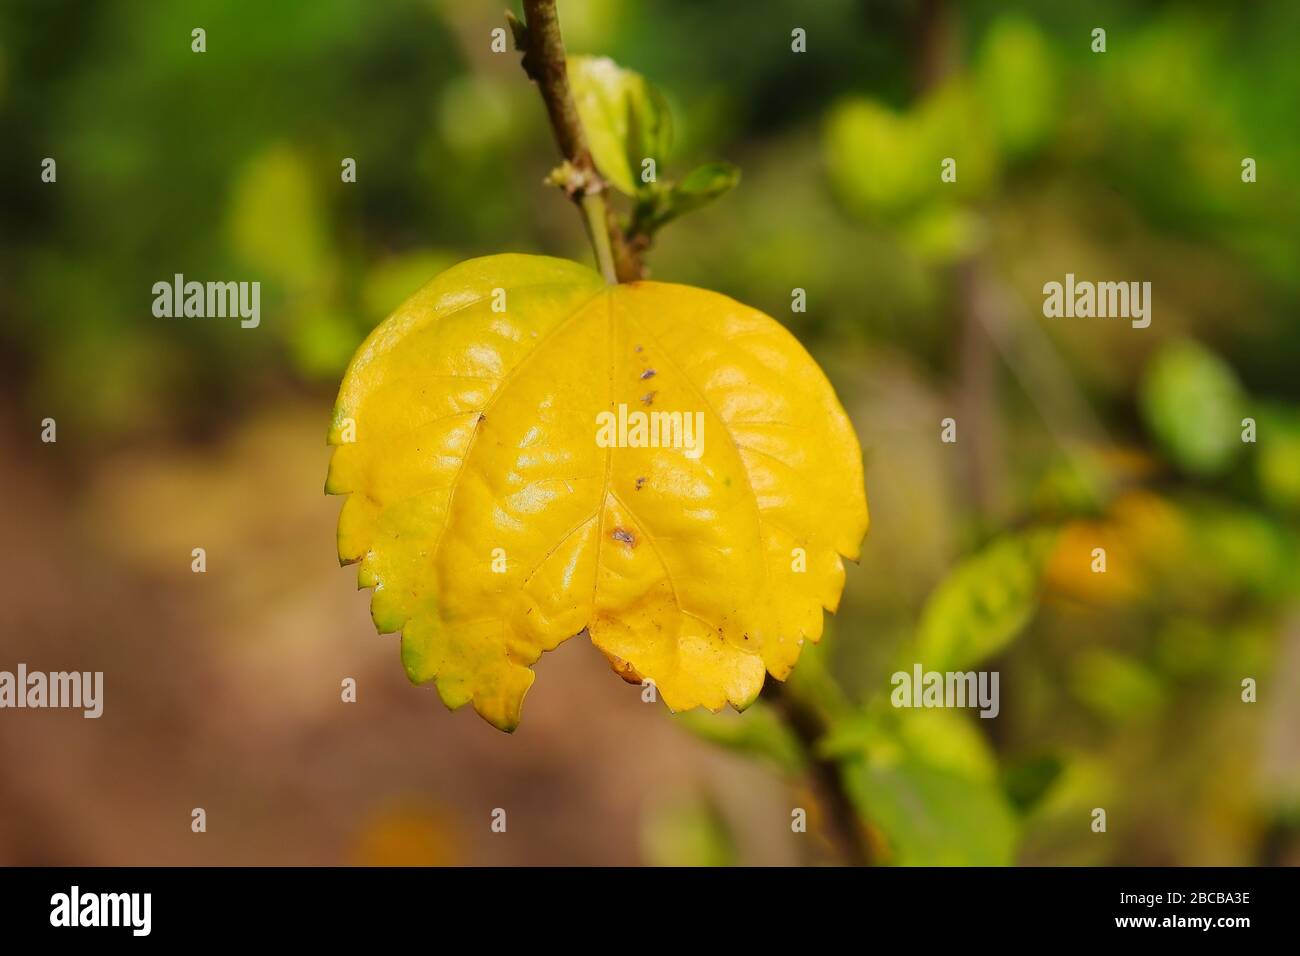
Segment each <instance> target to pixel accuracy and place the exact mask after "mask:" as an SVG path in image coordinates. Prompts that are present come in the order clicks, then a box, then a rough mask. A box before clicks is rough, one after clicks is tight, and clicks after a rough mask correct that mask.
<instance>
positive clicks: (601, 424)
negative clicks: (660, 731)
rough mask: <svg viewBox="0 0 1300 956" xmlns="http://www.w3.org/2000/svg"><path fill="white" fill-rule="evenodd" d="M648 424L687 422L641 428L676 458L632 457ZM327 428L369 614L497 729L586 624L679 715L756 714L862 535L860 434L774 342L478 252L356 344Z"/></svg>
mask: <svg viewBox="0 0 1300 956" xmlns="http://www.w3.org/2000/svg"><path fill="white" fill-rule="evenodd" d="M602 413H608V415H607V416H604V417H602ZM651 413H659V416H660V417H659V418H658V419H651V421H652V422H658V424H659V425H660V426H663V425H664V423H665V422H667V423H669V425H671V423H672V421H673V419H672V418H671V416H672V414H673V413H677V415H678V418H677V419H676V421H678V422H680V423H681V424H682V425H683V427H682V428H680V429H679V430H675V431H674V430H672V429H671V428H670V429H668V430H666V431H665V430H660V431H656V432H654V435H655V437H656V438H662V439H665V440H667V441H666V443H667V444H668V445H675V446H676V447H662V446H663V445H664V444H665V441H659V442H658V444H659V445H660V447H644V445H645V444H646V443H649V442H651V441H652V439H651V438H650V434H651V433H650V432H649V431H645V432H638V430H637V429H636V427H635V425H634V424H633V423H634V422H635V421H636V420H637V416H638V415H644V416H646V418H647V419H648V418H649V416H650V414H651ZM610 418H613V419H614V420H615V422H616V424H617V427H612V426H610ZM687 421H691V422H693V423H696V424H695V425H694V426H693V427H692V428H691V429H690V430H688V429H687V428H686V427H684V426H685V423H686V422H687ZM625 422H626V424H627V427H626V428H624V427H623V425H624V423H625ZM607 426H610V427H607ZM611 433H612V435H613V437H614V438H615V439H616V442H615V444H616V447H602V442H601V440H600V439H601V438H602V437H603V438H609V437H611ZM688 439H689V440H688ZM329 441H330V443H331V444H332V445H335V446H337V447H336V448H335V450H334V453H333V457H332V459H331V461H330V472H329V479H328V481H327V482H326V491H327V492H330V493H333V494H348V495H350V497H349V498H348V500H347V502H346V503H345V504H344V507H343V511H342V513H341V514H340V516H339V533H338V547H339V557H340V559H341V560H342V561H344V562H354V561H359V562H360V563H361V564H360V570H359V574H358V579H359V582H360V584H361V586H363V587H373V588H374V589H375V593H374V597H373V600H372V603H371V614H372V616H373V618H374V621H375V625H376V627H377V628H378V629H379V631H380V632H381V633H389V632H393V631H398V630H400V631H401V632H402V661H403V663H404V664H405V667H406V671H407V674H408V676H409V677H410V679H411V680H412V681H413V682H415V683H423V682H425V681H429V680H434V679H436V681H437V686H438V692H439V694H440V695H441V697H442V699H443V701H444V702H445V703H446V704H447V705H448V706H449V707H452V708H455V707H459V706H461V705H462V704H465V703H467V702H470V701H472V702H473V704H474V708H475V709H476V710H477V711H478V712H479V713H480V714H481V715H483V716H484V717H485V718H487V720H489V721H490V722H491V723H493V724H494V725H496V726H497V727H500V728H501V729H503V730H513V729H514V727H515V726H516V725H517V724H518V722H519V712H520V707H521V705H522V703H523V697H524V694H525V692H526V691H527V690H528V688H529V686H530V685H531V684H532V682H533V672H532V670H531V665H532V664H533V663H534V662H535V661H536V660H537V659H538V657H540V656H541V654H542V652H543V651H548V650H552V649H554V648H555V647H556V646H557V645H559V644H560V643H561V642H562V641H564V640H565V639H566V638H568V637H571V636H573V635H575V634H578V633H580V632H583V631H586V632H587V633H588V634H589V635H590V637H591V640H592V642H593V643H594V644H595V645H596V646H597V647H599V648H600V649H601V650H602V651H603V652H604V653H605V655H606V656H607V657H608V658H609V660H610V662H611V664H612V665H613V666H614V669H615V670H616V671H617V672H618V673H619V674H620V675H622V676H623V677H624V678H625V679H628V680H633V681H638V682H639V681H641V680H642V679H649V680H652V681H654V683H655V685H656V687H657V689H658V693H659V695H660V696H662V697H663V699H664V701H665V703H667V704H668V706H669V707H670V708H672V709H673V710H685V709H689V708H692V707H696V706H699V705H703V706H706V707H708V708H710V709H713V710H717V709H719V708H721V707H722V706H723V705H724V704H725V703H727V702H730V703H731V704H732V705H734V706H736V707H744V706H746V705H747V704H749V703H750V702H752V701H753V699H754V698H755V697H756V696H757V694H758V692H759V690H760V689H761V688H762V685H763V680H764V672H765V671H767V672H770V673H772V674H773V675H774V676H775V677H777V678H779V679H784V678H785V677H786V676H787V675H788V674H789V671H790V668H791V667H792V666H793V665H794V663H795V661H796V660H797V658H798V656H799V648H800V645H801V643H802V641H803V639H804V638H807V639H809V640H814V641H815V640H817V639H818V638H819V637H820V636H821V630H822V608H823V607H824V608H826V609H828V610H832V611H833V610H834V609H835V607H836V605H837V604H838V601H839V597H840V591H841V590H842V587H843V582H844V569H843V565H842V563H841V560H840V558H841V555H843V556H845V557H849V558H856V557H857V554H858V547H859V544H860V542H861V539H862V536H863V534H864V533H865V532H866V526H867V508H866V500H865V494H864V492H863V484H862V462H861V453H860V451H859V449H858V443H857V439H856V437H855V436H854V434H853V429H852V426H851V425H850V424H849V421H848V418H847V416H846V415H845V414H844V410H843V409H842V408H841V407H840V404H839V402H838V401H837V399H836V398H835V394H834V391H833V390H832V388H831V386H830V383H829V382H828V381H827V380H826V377H825V376H824V375H823V374H822V372H821V370H820V369H819V368H818V367H817V365H816V363H814V362H813V360H812V359H811V358H810V357H809V356H808V354H807V353H806V352H805V351H804V349H803V348H802V347H801V346H800V345H799V343H798V342H797V341H796V340H795V339H794V337H793V336H791V335H790V333H789V332H787V331H786V330H785V329H784V328H783V327H781V326H780V325H779V324H777V323H776V322H775V321H773V320H772V319H770V318H768V317H767V316H765V315H763V314H762V313H760V312H756V311H754V310H753V309H750V308H747V307H745V306H743V305H741V304H740V303H738V302H735V301H733V300H731V299H728V298H726V297H724V296H721V295H718V294H716V293H712V292H706V291H703V290H700V289H693V288H689V287H686V286H678V285H668V284H664V283H658V282H636V283H631V284H627V285H617V286H608V285H606V284H605V283H604V282H603V281H602V280H601V278H600V276H598V275H597V274H596V273H595V272H592V271H591V270H590V269H587V268H585V267H583V266H580V265H577V264H575V263H572V262H567V261H564V260H560V259H551V258H545V257H540V256H521V255H501V256H490V257H487V258H483V259H474V260H471V261H469V262H465V263H462V264H461V265H458V266H456V267H455V268H452V269H450V270H448V271H447V272H444V273H443V274H442V275H440V276H439V277H438V278H436V279H434V280H433V281H432V282H430V283H429V284H428V285H427V286H425V287H424V288H423V289H421V290H420V291H419V292H417V293H416V294H415V295H414V296H412V297H411V298H410V299H408V300H407V301H406V302H405V303H403V304H402V305H401V306H400V307H399V308H398V310H397V311H396V312H395V313H394V314H393V315H392V316H390V317H389V318H388V319H387V320H386V321H385V322H383V323H382V324H381V325H380V326H378V327H377V328H376V329H375V330H374V332H373V333H371V335H370V337H369V338H368V339H367V340H366V342H365V343H364V344H363V345H362V346H361V348H360V350H359V351H358V352H357V354H356V356H355V357H354V358H353V360H352V363H351V365H350V366H349V368H348V370H347V373H346V375H345V376H344V380H343V385H342V388H341V389H340V392H339V397H338V402H337V404H336V406H335V409H334V420H333V424H332V427H331V429H330V436H329ZM605 444H608V443H607V442H606V443H605ZM637 445H642V446H643V447H636V446H637ZM796 549H798V550H796ZM801 568H802V570H800V569H801Z"/></svg>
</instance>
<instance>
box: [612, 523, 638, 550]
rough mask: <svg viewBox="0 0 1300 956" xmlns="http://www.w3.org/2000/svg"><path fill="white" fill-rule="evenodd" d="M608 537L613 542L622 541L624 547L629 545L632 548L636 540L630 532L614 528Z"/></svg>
mask: <svg viewBox="0 0 1300 956" xmlns="http://www.w3.org/2000/svg"><path fill="white" fill-rule="evenodd" d="M610 537H612V538H613V539H614V540H615V541H622V542H623V543H624V544H626V545H630V546H632V547H634V548H635V547H636V538H635V537H633V536H632V532H630V531H624V530H623V529H622V528H615V529H614V530H613V531H612V532H611V533H610Z"/></svg>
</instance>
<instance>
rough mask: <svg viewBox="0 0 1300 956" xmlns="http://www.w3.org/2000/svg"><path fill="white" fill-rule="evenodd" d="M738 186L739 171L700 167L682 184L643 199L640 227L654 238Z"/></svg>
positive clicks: (716, 165)
mask: <svg viewBox="0 0 1300 956" xmlns="http://www.w3.org/2000/svg"><path fill="white" fill-rule="evenodd" d="M739 182H740V169H739V168H738V167H736V166H733V165H732V164H731V163H706V164H705V165H703V166H697V167H696V168H695V169H693V170H691V171H690V173H688V174H687V176H686V178H685V179H683V180H682V181H681V182H679V183H674V184H673V185H672V186H670V187H669V188H668V189H665V190H660V191H658V192H655V193H653V194H651V195H650V196H648V197H645V198H644V200H643V206H642V207H641V208H638V210H637V227H638V228H639V229H640V230H641V231H643V232H645V233H646V234H647V235H654V233H656V232H658V231H659V230H660V229H662V228H663V227H664V226H666V225H667V224H668V223H670V222H672V221H673V220H674V219H676V218H678V217H679V216H684V215H686V213H688V212H694V211H695V210H696V209H699V208H700V207H701V206H706V205H708V204H709V203H711V202H713V200H715V199H717V198H718V197H719V196H721V195H723V194H724V193H726V192H728V191H730V190H731V189H733V188H735V186H736V185H737V184H738V183H739Z"/></svg>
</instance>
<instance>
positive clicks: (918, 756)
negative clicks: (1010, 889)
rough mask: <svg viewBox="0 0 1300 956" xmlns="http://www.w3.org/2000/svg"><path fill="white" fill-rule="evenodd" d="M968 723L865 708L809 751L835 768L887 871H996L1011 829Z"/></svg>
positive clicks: (979, 738)
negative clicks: (880, 843) (878, 842)
mask: <svg viewBox="0 0 1300 956" xmlns="http://www.w3.org/2000/svg"><path fill="white" fill-rule="evenodd" d="M977 723H978V720H971V719H970V718H969V717H967V716H965V715H963V714H960V713H956V712H953V711H944V710H897V709H893V708H889V707H882V708H877V709H871V708H868V709H866V710H862V711H859V712H857V713H855V714H853V715H852V716H848V717H846V718H844V719H842V720H840V721H837V722H836V723H835V725H834V727H833V728H832V731H831V733H830V734H829V735H828V736H827V737H826V739H825V740H824V741H823V742H822V745H821V746H820V747H819V748H818V749H819V751H820V752H821V753H822V754H823V756H831V757H835V758H837V759H839V760H840V761H841V767H842V772H843V775H844V782H845V786H846V788H847V789H848V791H849V797H850V799H851V800H852V801H853V803H854V806H855V807H856V809H857V810H858V813H859V814H860V815H861V816H862V818H863V819H864V820H866V821H868V822H869V823H870V824H871V825H872V826H873V827H875V828H876V829H877V830H879V831H880V833H881V834H882V835H883V836H884V838H885V842H886V844H887V845H888V847H889V852H888V857H887V862H890V863H897V864H901V865H904V866H943V865H948V866H957V865H972V866H1004V865H1007V864H1009V863H1011V862H1012V859H1013V853H1014V848H1015V842H1016V819H1015V814H1014V813H1013V812H1012V809H1011V806H1010V803H1009V802H1008V800H1007V797H1006V795H1005V793H1004V792H1003V790H1002V788H1001V786H1000V784H999V781H998V775H997V761H996V759H995V758H994V755H993V752H992V750H991V749H990V747H989V745H988V743H987V741H986V740H985V739H984V737H983V735H982V734H981V733H980V732H979V730H978V729H977V728H976V726H975V725H976V724H977Z"/></svg>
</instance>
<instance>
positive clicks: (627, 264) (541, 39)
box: [511, 0, 641, 283]
mask: <svg viewBox="0 0 1300 956" xmlns="http://www.w3.org/2000/svg"><path fill="white" fill-rule="evenodd" d="M524 20H525V22H524V24H523V25H522V26H520V25H519V24H518V23H516V22H513V21H512V22H511V29H512V30H513V31H514V35H515V44H516V45H517V46H518V47H520V48H521V49H522V50H523V54H524V56H523V67H524V72H525V73H527V74H528V76H529V78H530V79H531V80H532V81H533V82H534V83H536V84H537V89H538V91H539V92H540V93H541V94H542V102H543V103H544V104H545V106H546V115H547V117H548V118H549V119H550V121H551V131H552V132H553V133H554V134H555V143H556V145H557V146H559V147H560V155H562V156H563V157H564V160H565V162H564V165H563V166H561V167H560V169H559V170H557V171H556V175H555V176H553V177H552V178H553V179H554V180H555V181H556V182H557V183H558V184H559V185H560V186H562V187H563V189H564V191H565V193H567V194H568V196H569V198H570V199H572V200H573V201H574V202H575V203H577V204H578V207H579V209H580V210H581V212H582V214H583V223H584V224H585V225H586V227H587V235H588V238H590V239H591V245H592V248H593V249H595V251H596V261H597V263H598V264H599V266H600V271H601V274H602V275H604V277H605V279H606V281H607V282H610V283H614V282H631V281H634V280H636V279H639V278H641V262H640V260H639V258H638V256H637V254H636V253H635V252H634V251H633V249H632V248H631V246H630V245H629V244H628V241H627V237H626V236H625V235H624V233H623V227H622V225H620V223H619V221H618V216H617V215H616V214H615V212H614V209H613V207H612V206H610V204H609V202H608V201H607V199H606V193H607V191H608V189H607V185H606V183H605V180H604V178H603V177H602V176H601V175H600V171H599V170H598V169H597V168H596V161H595V160H594V159H593V158H592V155H591V147H590V145H589V144H588V142H587V134H586V132H585V131H584V130H583V128H582V120H581V118H580V117H579V116H578V106H577V103H576V102H574V99H573V91H572V90H571V89H570V88H569V72H568V61H567V60H566V58H565V53H564V40H563V38H562V37H561V36H560V19H559V16H558V14H557V13H556V11H555V0H524Z"/></svg>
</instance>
